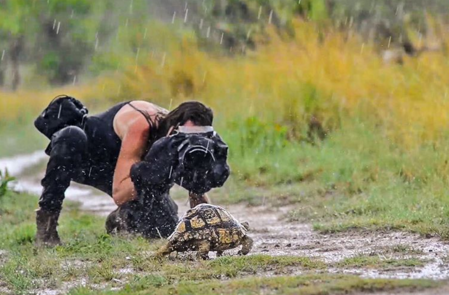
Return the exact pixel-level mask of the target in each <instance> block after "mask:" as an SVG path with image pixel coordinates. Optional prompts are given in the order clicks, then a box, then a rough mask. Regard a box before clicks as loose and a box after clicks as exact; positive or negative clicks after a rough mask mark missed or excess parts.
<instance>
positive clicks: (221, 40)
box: [220, 33, 224, 44]
mask: <svg viewBox="0 0 449 295" xmlns="http://www.w3.org/2000/svg"><path fill="white" fill-rule="evenodd" d="M223 36H224V33H221V38H220V44H223Z"/></svg>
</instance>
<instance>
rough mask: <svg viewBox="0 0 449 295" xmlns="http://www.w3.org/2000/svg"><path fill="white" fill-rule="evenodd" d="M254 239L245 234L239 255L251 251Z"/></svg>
mask: <svg viewBox="0 0 449 295" xmlns="http://www.w3.org/2000/svg"><path fill="white" fill-rule="evenodd" d="M253 243H254V241H253V239H251V238H250V237H248V236H245V237H243V238H242V249H241V250H240V251H239V252H238V254H239V255H246V254H248V253H249V251H251V248H252V247H253Z"/></svg>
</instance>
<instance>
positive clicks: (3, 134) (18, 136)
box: [0, 112, 48, 158]
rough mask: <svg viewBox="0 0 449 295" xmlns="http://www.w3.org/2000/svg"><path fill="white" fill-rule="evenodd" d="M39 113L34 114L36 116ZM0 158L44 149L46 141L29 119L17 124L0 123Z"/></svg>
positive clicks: (19, 121)
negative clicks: (0, 140)
mask: <svg viewBox="0 0 449 295" xmlns="http://www.w3.org/2000/svg"><path fill="white" fill-rule="evenodd" d="M38 114H39V112H36V116H37V115H38ZM0 138H1V139H2V144H0V158H3V157H10V156H14V155H18V154H25V153H29V152H33V151H35V150H38V149H42V150H43V149H44V148H45V144H46V143H47V142H48V139H47V138H46V137H45V136H44V135H42V134H40V133H39V132H38V131H37V130H36V129H35V128H34V125H33V123H32V119H31V118H29V117H26V118H23V119H21V120H18V121H17V122H11V123H5V122H4V121H0Z"/></svg>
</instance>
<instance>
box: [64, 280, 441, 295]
mask: <svg viewBox="0 0 449 295" xmlns="http://www.w3.org/2000/svg"><path fill="white" fill-rule="evenodd" d="M436 286H438V283H436V282H431V281H426V280H385V279H375V280H370V279H361V278H358V277H355V276H347V275H303V276H280V277H272V278H261V277H252V278H243V279H236V280H231V281H222V280H207V281H202V282H198V281H189V280H181V281H179V282H178V283H177V284H174V285H172V284H169V283H168V281H167V278H165V277H163V276H158V275H156V276H144V277H136V278H135V279H134V280H133V282H131V283H129V284H127V285H126V286H125V287H124V288H123V290H121V291H118V292H114V291H105V292H100V293H99V292H98V291H97V290H92V289H90V288H76V289H72V290H71V292H70V293H69V294H71V295H84V294H130V293H132V294H180V295H181V294H260V293H261V292H263V293H264V294H303V295H306V294H307V295H325V294H348V293H352V292H357V291H358V292H368V293H372V292H376V291H393V290H399V289H401V290H403V291H416V290H420V289H424V288H430V287H436Z"/></svg>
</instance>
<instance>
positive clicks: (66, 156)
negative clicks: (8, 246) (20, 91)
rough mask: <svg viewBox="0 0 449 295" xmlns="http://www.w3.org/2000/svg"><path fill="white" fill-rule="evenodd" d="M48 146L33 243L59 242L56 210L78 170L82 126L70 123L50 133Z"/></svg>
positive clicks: (82, 145) (82, 153)
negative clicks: (48, 151) (47, 157)
mask: <svg viewBox="0 0 449 295" xmlns="http://www.w3.org/2000/svg"><path fill="white" fill-rule="evenodd" d="M50 146H51V150H50V160H49V161H48V164H47V170H46V172H45V177H44V178H43V179H42V181H41V184H42V186H43V191H42V195H41V197H40V199H39V209H38V210H36V226H37V233H36V245H48V246H54V245H58V244H60V243H61V240H60V238H59V235H58V232H57V229H56V228H57V226H58V219H59V213H60V212H61V209H62V202H63V201H64V197H65V196H64V193H65V191H66V189H67V188H68V187H69V186H70V181H71V180H72V179H73V178H74V177H75V176H76V175H77V173H80V165H81V163H82V161H83V158H84V157H85V153H86V148H87V137H86V134H85V133H84V131H83V130H82V129H81V128H79V127H75V126H69V127H66V128H64V129H62V130H60V131H58V132H56V133H55V134H54V135H53V136H52V139H51V144H50Z"/></svg>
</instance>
